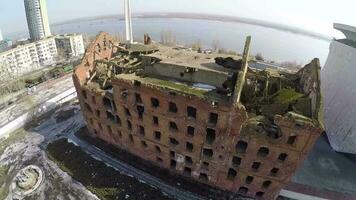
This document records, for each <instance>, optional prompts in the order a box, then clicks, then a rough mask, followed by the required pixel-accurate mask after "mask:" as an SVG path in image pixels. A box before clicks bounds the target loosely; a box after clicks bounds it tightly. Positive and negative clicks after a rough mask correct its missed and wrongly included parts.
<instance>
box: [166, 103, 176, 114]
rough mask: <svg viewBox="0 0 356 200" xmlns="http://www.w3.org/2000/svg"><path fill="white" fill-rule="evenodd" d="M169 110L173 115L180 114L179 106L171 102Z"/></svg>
mask: <svg viewBox="0 0 356 200" xmlns="http://www.w3.org/2000/svg"><path fill="white" fill-rule="evenodd" d="M168 110H169V112H171V113H177V112H178V108H177V105H176V104H175V103H172V102H169V109H168Z"/></svg>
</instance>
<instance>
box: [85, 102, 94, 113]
mask: <svg viewBox="0 0 356 200" xmlns="http://www.w3.org/2000/svg"><path fill="white" fill-rule="evenodd" d="M84 105H85V108H86V109H87V111H89V112H90V113H93V110H92V109H91V107H90V106H89V104H87V103H85V104H84Z"/></svg>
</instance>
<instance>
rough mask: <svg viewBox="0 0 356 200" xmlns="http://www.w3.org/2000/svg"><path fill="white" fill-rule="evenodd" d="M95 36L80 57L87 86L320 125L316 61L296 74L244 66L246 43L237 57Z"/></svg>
mask: <svg viewBox="0 0 356 200" xmlns="http://www.w3.org/2000/svg"><path fill="white" fill-rule="evenodd" d="M98 38H101V40H102V41H94V42H93V44H95V43H98V42H99V43H100V42H101V43H102V46H100V45H99V46H98V45H96V46H95V48H92V49H91V48H88V49H89V52H87V54H90V55H87V56H86V57H85V58H84V60H83V62H87V63H86V65H87V66H88V67H90V71H89V74H87V77H86V78H85V80H83V81H85V82H86V84H87V85H88V87H92V88H94V89H96V90H101V91H103V92H105V91H110V90H111V88H112V86H113V83H114V82H115V80H119V79H120V80H125V81H129V82H132V83H133V84H145V85H148V86H152V87H155V88H158V89H160V90H167V91H173V92H175V93H178V94H179V95H187V96H195V97H199V98H201V99H202V100H205V101H209V102H211V103H212V105H214V106H216V105H224V106H244V107H245V108H246V111H247V112H248V116H249V118H250V119H251V120H252V121H254V122H255V121H261V122H263V124H269V125H268V126H272V127H273V121H274V117H275V116H276V115H290V116H292V117H293V118H296V119H299V120H303V121H304V122H310V123H313V124H315V125H320V126H321V123H320V122H319V121H320V119H321V116H320V114H321V109H320V107H321V103H322V98H321V94H320V77H319V73H320V64H319V60H318V59H314V60H313V61H312V62H311V63H310V64H308V65H306V66H305V67H304V68H302V69H301V70H300V71H299V72H297V73H291V72H287V71H276V70H273V69H266V70H258V69H251V68H248V67H247V63H248V61H249V60H250V57H249V51H248V50H249V41H248V42H247V43H246V47H245V51H244V55H243V57H242V58H241V57H238V56H235V57H226V55H220V54H215V53H199V52H196V51H192V50H191V49H186V48H177V47H176V48H172V47H166V46H161V45H159V44H157V45H156V46H155V45H151V44H150V45H143V44H133V45H132V46H130V47H128V48H127V47H125V46H124V45H119V44H115V42H113V40H111V37H110V36H109V35H107V34H106V33H101V34H99V36H98ZM108 38H110V39H108ZM97 40H98V39H97ZM108 40H109V41H108ZM99 43H98V44H99ZM93 49H94V52H92V51H93ZM101 51H105V53H103V52H101ZM97 54H98V55H101V57H100V58H98V57H97ZM104 54H105V55H106V56H104V57H103V55H104ZM93 57H94V58H93ZM88 58H89V59H88ZM90 63H92V65H91V64H90ZM245 65H246V66H245ZM256 117H257V118H256ZM267 121H269V122H271V123H266V122H267ZM257 124H258V123H257ZM277 135H278V134H277Z"/></svg>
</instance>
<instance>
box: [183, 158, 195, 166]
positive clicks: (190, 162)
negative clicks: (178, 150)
mask: <svg viewBox="0 0 356 200" xmlns="http://www.w3.org/2000/svg"><path fill="white" fill-rule="evenodd" d="M185 164H187V165H192V164H193V159H192V158H191V157H189V156H185Z"/></svg>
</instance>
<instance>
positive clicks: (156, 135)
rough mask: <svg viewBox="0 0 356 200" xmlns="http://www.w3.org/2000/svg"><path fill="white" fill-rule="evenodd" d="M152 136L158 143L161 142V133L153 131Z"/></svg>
mask: <svg viewBox="0 0 356 200" xmlns="http://www.w3.org/2000/svg"><path fill="white" fill-rule="evenodd" d="M154 135H155V140H158V141H160V140H161V137H162V134H161V132H159V131H155V132H154Z"/></svg>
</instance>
